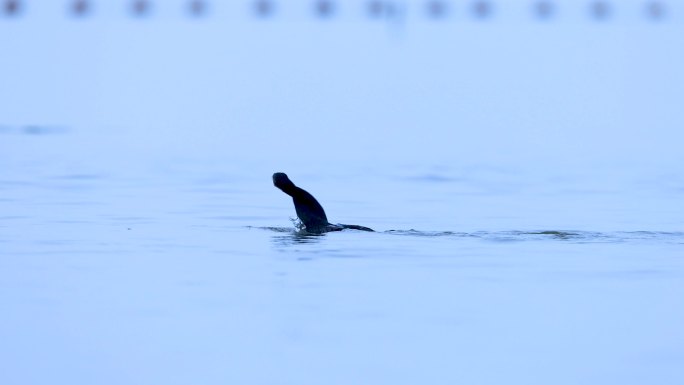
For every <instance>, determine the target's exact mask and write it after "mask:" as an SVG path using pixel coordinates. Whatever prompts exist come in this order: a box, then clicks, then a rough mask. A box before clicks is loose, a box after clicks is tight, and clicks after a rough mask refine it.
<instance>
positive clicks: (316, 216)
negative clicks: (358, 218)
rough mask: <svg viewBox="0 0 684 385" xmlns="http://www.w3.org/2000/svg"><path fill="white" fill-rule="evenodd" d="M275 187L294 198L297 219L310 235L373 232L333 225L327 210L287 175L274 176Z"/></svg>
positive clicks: (350, 226)
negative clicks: (350, 231) (329, 232)
mask: <svg viewBox="0 0 684 385" xmlns="http://www.w3.org/2000/svg"><path fill="white" fill-rule="evenodd" d="M273 185H274V186H276V187H277V188H279V189H281V190H282V191H283V192H284V193H285V194H287V195H289V196H291V197H292V202H293V203H294V206H295V211H296V212H297V217H299V220H300V221H302V223H303V224H304V226H305V227H306V231H307V232H309V233H315V234H320V233H325V232H328V231H340V230H344V229H354V230H363V231H373V230H372V229H369V228H368V227H364V226H358V225H343V224H332V223H330V222H328V217H327V216H326V215H325V210H323V206H321V204H320V203H318V201H317V200H316V198H314V197H313V195H311V194H309V193H308V192H307V191H306V190H304V189H302V188H299V187H297V186H295V184H294V183H292V181H291V180H290V178H288V177H287V175H286V174H285V173H282V172H277V173H275V174H273Z"/></svg>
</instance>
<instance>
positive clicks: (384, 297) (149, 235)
mask: <svg viewBox="0 0 684 385" xmlns="http://www.w3.org/2000/svg"><path fill="white" fill-rule="evenodd" d="M83 136H84V135H83V134H79V133H78V132H74V131H70V130H58V131H55V132H43V133H41V134H38V135H36V134H35V133H19V132H13V133H5V134H2V137H1V138H2V140H3V143H5V144H7V147H6V148H8V149H9V148H11V149H12V150H11V151H10V150H8V151H9V153H11V154H12V156H8V155H4V156H3V157H2V170H3V172H2V177H1V178H0V192H1V195H0V196H1V197H2V199H1V200H0V207H1V208H2V210H1V212H2V215H1V216H0V248H1V250H2V257H1V258H0V265H1V266H0V271H2V274H1V275H0V287H1V290H0V305H1V306H2V308H3V316H2V317H1V318H0V339H1V340H2V341H3V343H2V345H1V347H0V357H2V360H0V362H1V364H0V365H1V367H2V370H0V373H1V374H0V379H1V380H2V383H8V384H46V383H70V384H79V383H82V384H85V383H94V382H96V383H105V384H121V383H160V384H161V383H164V384H189V383H205V384H219V383H241V384H264V383H280V384H302V383H339V384H349V383H366V382H368V383H387V384H412V383H419V382H420V383H434V384H452V383H454V382H465V383H481V384H498V383H502V382H507V383H521V384H523V383H524V384H543V383H555V384H578V383H614V384H617V383H621V384H642V383H646V382H648V383H658V384H677V383H679V382H680V381H681V380H682V379H684V371H683V370H682V368H683V366H682V365H681V363H682V361H683V360H684V348H683V347H684V332H682V328H681V325H682V322H683V321H684V310H682V309H684V307H683V306H681V305H682V300H681V293H682V292H684V280H683V279H682V278H683V275H684V259H682V255H683V254H682V253H683V252H684V231H683V229H684V223H683V222H682V219H681V218H684V215H683V214H684V212H683V211H684V207H683V206H682V205H681V204H680V201H681V197H682V194H683V193H684V190H683V187H684V184H682V179H681V174H680V173H679V170H669V172H666V171H665V170H660V172H662V174H661V175H658V174H657V173H655V172H653V173H642V174H639V173H634V172H633V170H630V172H625V170H622V169H620V168H619V167H614V168H613V169H607V171H608V172H605V171H597V170H593V171H591V172H590V171H587V172H585V173H584V174H581V173H579V174H578V173H575V174H572V173H569V172H567V173H566V172H564V171H559V170H558V169H554V170H551V171H549V170H546V171H544V170H543V169H541V170H540V169H536V170H534V171H533V170H531V169H532V168H533V167H532V166H533V165H530V168H529V169H524V168H515V167H493V166H487V165H470V166H458V167H450V166H445V165H431V164H419V163H417V164H415V165H413V166H411V165H396V164H393V163H392V162H386V163H382V161H378V162H376V163H375V164H373V165H368V164H366V163H365V162H356V163H355V162H354V161H353V160H349V161H346V162H332V163H326V164H325V165H324V166H322V165H313V166H311V165H309V167H304V166H301V167H299V168H294V169H287V170H282V169H275V168H274V167H273V166H272V163H274V162H273V161H272V160H268V161H264V160H263V159H261V160H259V159H251V160H246V161H245V163H243V164H240V163H234V159H231V156H230V155H225V157H224V158H221V157H220V156H216V155H212V156H211V159H207V158H206V156H205V155H202V154H195V157H194V158H193V157H191V156H190V155H188V156H186V157H185V158H184V159H178V158H176V157H169V158H165V156H164V155H160V154H158V153H156V154H147V155H146V156H144V155H141V154H137V155H131V156H130V157H129V158H126V157H123V156H121V154H119V153H118V152H117V151H116V150H112V149H111V148H109V147H107V146H102V147H100V148H99V149H98V152H99V155H98V157H84V156H83V155H82V153H80V152H79V148H80V146H81V141H82V140H83ZM69 143H70V144H71V146H69V145H68V144H69ZM92 144H93V143H90V145H92ZM38 146H40V148H41V151H36V149H37V148H38ZM5 154H8V152H6V153H5ZM273 171H287V172H289V175H290V177H291V178H292V179H293V180H294V181H295V183H297V184H299V185H301V186H302V187H304V188H306V189H307V190H309V191H310V192H312V193H313V194H314V195H315V196H316V197H317V198H318V199H319V200H320V201H321V203H322V204H323V205H324V207H325V208H326V210H327V213H328V216H329V218H330V219H331V220H332V221H335V222H342V223H357V224H361V225H365V226H370V227H372V228H374V229H376V230H377V232H375V233H367V232H362V231H343V232H335V233H328V234H325V235H308V234H302V233H300V232H298V231H297V230H296V228H295V226H294V224H293V223H292V222H291V218H294V216H295V214H294V208H293V207H292V203H291V200H290V198H289V197H287V196H286V195H284V194H283V193H282V192H280V191H279V190H277V189H276V188H275V187H273V186H272V184H271V178H270V177H271V173H272V172H273Z"/></svg>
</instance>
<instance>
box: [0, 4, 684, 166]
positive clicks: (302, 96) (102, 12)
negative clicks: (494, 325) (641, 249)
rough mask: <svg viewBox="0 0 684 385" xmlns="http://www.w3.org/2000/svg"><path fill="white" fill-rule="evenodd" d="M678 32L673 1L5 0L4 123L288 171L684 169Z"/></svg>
mask: <svg viewBox="0 0 684 385" xmlns="http://www.w3.org/2000/svg"><path fill="white" fill-rule="evenodd" d="M683 33H684V1H681V0H582V1H577V0H506V1H503V0H411V1H399V0H397V1H394V0H347V1H336V0H296V1H295V0H239V1H235V0H231V1H225V0H165V1H162V0H156V1H155V0H114V1H97V0H57V1H31V0H0V48H1V50H2V51H1V57H2V59H1V60H0V130H1V131H0V132H3V133H5V134H8V135H13V134H17V133H21V132H24V133H25V132H27V131H30V132H33V133H36V132H43V133H45V132H49V131H68V132H69V133H70V134H71V135H70V136H69V140H66V141H65V142H68V144H74V145H77V146H78V149H77V151H79V152H82V153H83V154H84V155H87V154H88V153H89V152H90V151H94V152H93V155H94V154H100V153H101V151H103V150H104V149H110V150H115V151H117V152H119V151H125V152H126V154H129V156H133V155H134V154H138V153H141V154H144V155H145V156H149V155H154V154H164V156H167V155H169V154H176V155H180V156H182V155H183V154H187V153H188V152H189V153H191V154H193V156H198V155H199V156H203V157H207V158H211V157H212V156H214V155H219V154H220V156H222V157H225V156H226V155H227V154H228V155H229V156H234V158H235V159H236V160H247V159H256V160H259V161H263V160H264V159H273V160H276V161H277V162H275V163H276V164H279V165H282V164H283V163H282V162H287V161H294V160H295V159H298V160H301V161H305V162H310V161H311V160H313V159H326V160H333V161H334V160H340V159H351V158H354V159H356V160H360V161H361V162H374V161H377V160H378V159H379V158H382V159H383V160H385V161H387V160H389V161H392V160H396V161H406V162H423V161H424V162H432V163H444V164H459V163H480V162H486V163H491V164H512V163H519V164H523V165H536V166H539V165H542V164H543V165H545V167H547V166H551V167H564V166H569V167H571V168H576V167H580V168H586V167H596V166H600V165H602V164H610V165H611V167H614V166H616V165H620V167H634V166H639V165H647V166H649V167H656V168H658V167H661V166H668V165H679V164H682V162H683V161H684V155H683V152H682V151H681V143H682V139H683V135H684V134H682V127H684V110H683V109H682V108H681V106H682V100H684V71H682V68H684V44H682V36H684V34H683ZM2 142H5V143H7V142H8V140H7V136H4V138H3V137H0V146H2ZM65 145H67V144H65ZM0 150H2V151H3V152H5V153H6V154H11V153H12V151H22V152H25V151H26V148H21V147H17V146H15V145H12V146H8V145H5V146H2V147H0ZM35 151H36V152H40V151H39V150H38V149H36V150H35Z"/></svg>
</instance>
